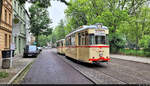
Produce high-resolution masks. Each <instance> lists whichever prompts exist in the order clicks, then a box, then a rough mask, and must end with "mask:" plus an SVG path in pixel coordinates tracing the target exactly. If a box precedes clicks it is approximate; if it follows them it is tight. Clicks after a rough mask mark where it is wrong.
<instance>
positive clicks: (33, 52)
mask: <svg viewBox="0 0 150 86" xmlns="http://www.w3.org/2000/svg"><path fill="white" fill-rule="evenodd" d="M37 55H38V49H37V47H36V46H35V45H26V47H25V48H24V54H23V57H28V56H34V57H36V56H37Z"/></svg>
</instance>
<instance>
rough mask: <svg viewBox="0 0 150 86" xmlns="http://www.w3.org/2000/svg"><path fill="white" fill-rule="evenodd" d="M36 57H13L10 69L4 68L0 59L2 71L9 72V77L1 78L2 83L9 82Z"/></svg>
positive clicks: (0, 69) (0, 70) (0, 82)
mask: <svg viewBox="0 0 150 86" xmlns="http://www.w3.org/2000/svg"><path fill="white" fill-rule="evenodd" d="M34 59H35V58H22V56H21V55H18V56H15V57H14V58H13V65H12V68H10V69H2V59H0V72H7V73H9V75H8V77H7V78H2V79H0V84H7V83H8V82H9V81H10V80H11V79H12V78H13V77H14V76H15V75H16V74H17V73H19V72H20V71H21V70H22V69H23V68H24V67H25V66H27V65H28V64H30V63H31V62H32V61H34Z"/></svg>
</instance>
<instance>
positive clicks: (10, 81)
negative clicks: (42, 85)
mask: <svg viewBox="0 0 150 86" xmlns="http://www.w3.org/2000/svg"><path fill="white" fill-rule="evenodd" d="M33 61H34V60H33ZM33 61H31V62H29V63H28V64H27V65H26V66H25V67H24V68H22V69H21V70H20V71H19V72H18V73H17V74H16V75H15V76H14V77H13V78H12V79H11V80H9V82H8V83H7V84H12V82H13V81H14V80H15V79H16V78H17V77H18V76H19V75H20V74H21V73H22V72H23V71H24V69H25V68H26V67H27V66H28V65H29V64H30V63H32V62H33Z"/></svg>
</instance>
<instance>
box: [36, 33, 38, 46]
mask: <svg viewBox="0 0 150 86" xmlns="http://www.w3.org/2000/svg"><path fill="white" fill-rule="evenodd" d="M36 43H37V44H36V46H39V35H37V36H36Z"/></svg>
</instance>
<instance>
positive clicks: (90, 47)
mask: <svg viewBox="0 0 150 86" xmlns="http://www.w3.org/2000/svg"><path fill="white" fill-rule="evenodd" d="M66 47H69V48H82V47H83V48H109V46H66Z"/></svg>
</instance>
